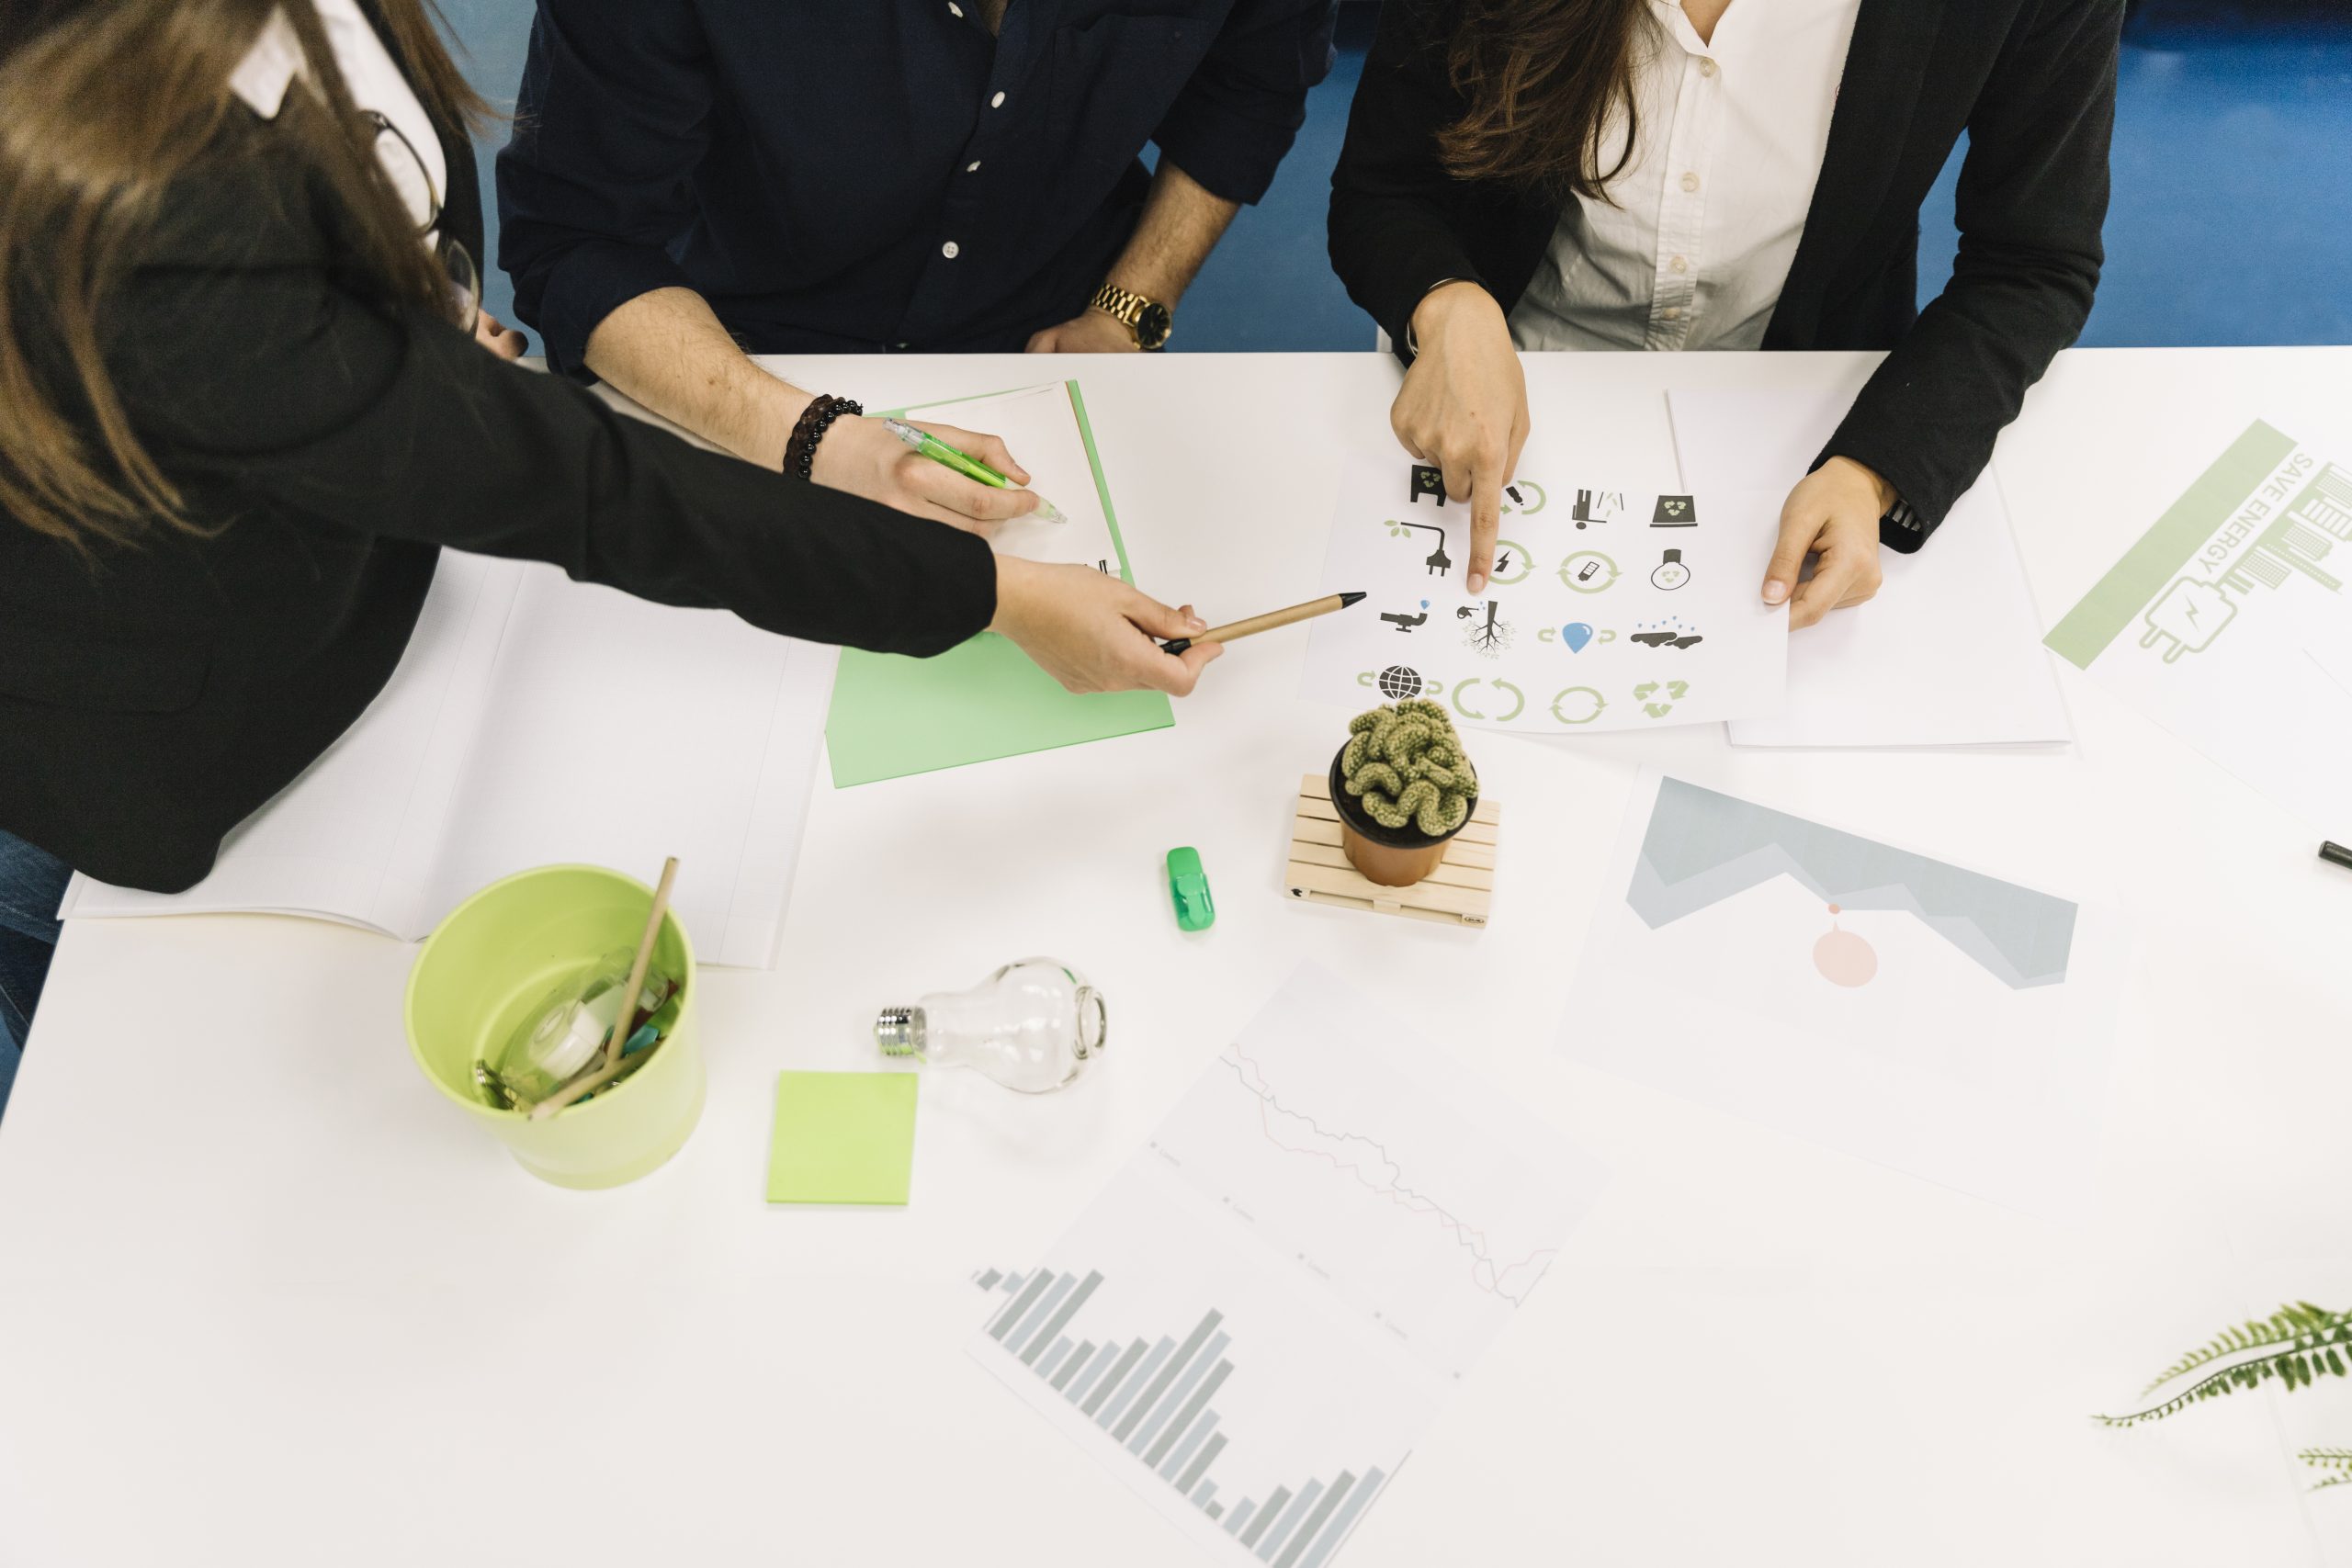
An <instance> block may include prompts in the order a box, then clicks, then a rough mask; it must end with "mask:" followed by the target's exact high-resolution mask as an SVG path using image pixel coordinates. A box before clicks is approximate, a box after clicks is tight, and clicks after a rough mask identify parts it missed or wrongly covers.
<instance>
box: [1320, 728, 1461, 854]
mask: <svg viewBox="0 0 2352 1568" xmlns="http://www.w3.org/2000/svg"><path fill="white" fill-rule="evenodd" d="M1346 750H1347V748H1346V747H1344V746H1342V747H1340V750H1339V751H1338V752H1335V753H1333V754H1332V757H1331V805H1332V807H1333V808H1334V809H1335V810H1337V811H1338V812H1339V814H1340V851H1341V852H1343V853H1345V854H1346V855H1347V857H1348V863H1349V864H1350V865H1351V866H1354V867H1355V868H1356V869H1357V870H1358V871H1360V872H1362V873H1363V875H1364V879H1365V880H1366V881H1368V882H1376V883H1378V884H1380V886H1383V887H1410V886H1413V884H1415V883H1416V882H1419V881H1420V880H1421V878H1423V877H1425V876H1427V875H1428V874H1430V872H1433V871H1435V870H1436V869H1437V868H1438V865H1439V863H1441V862H1442V861H1443V860H1444V859H1445V846H1446V845H1448V844H1450V843H1452V842H1453V833H1459V832H1460V831H1462V829H1461V828H1456V829H1454V830H1453V833H1448V834H1446V835H1444V836H1443V837H1442V838H1436V839H1432V838H1430V836H1429V835H1428V834H1427V833H1424V832H1422V831H1420V830H1419V829H1417V828H1384V827H1382V826H1381V825H1380V824H1379V823H1377V822H1375V821H1374V820H1373V819H1372V818H1370V817H1368V816H1366V815H1365V814H1364V809H1363V802H1362V801H1360V800H1358V799H1357V798H1356V797H1355V796H1354V795H1350V794H1349V793H1348V786H1347V778H1346V775H1345V774H1343V773H1340V756H1341V755H1343V754H1344V753H1345V752H1346ZM1477 809H1478V797H1477V796H1476V795H1472V796H1471V797H1470V810H1469V811H1466V812H1464V813H1463V817H1462V825H1463V827H1464V828H1466V827H1468V826H1469V825H1470V818H1471V815H1472V814H1473V813H1475V812H1476V810H1477Z"/></svg>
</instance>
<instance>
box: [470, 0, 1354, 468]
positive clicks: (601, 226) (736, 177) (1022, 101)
mask: <svg viewBox="0 0 2352 1568" xmlns="http://www.w3.org/2000/svg"><path fill="white" fill-rule="evenodd" d="M1336 10H1337V0H793V3H792V4H789V5H779V4H777V3H776V0H538V15H537V19H536V21H535V22H534V24H533V26H532V29H531V48H530V57H529V61H528V63H527V64H526V66H525V68H524V74H523V84H522V91H521V96H520V100H519V102H518V103H517V105H516V111H515V132H514V136H513V138H512V140H511V141H509V143H508V144H507V146H506V148H505V150H504V151H503V152H501V153H500V154H499V157H498V205H499V219H500V236H499V260H500V262H501V264H502V265H503V266H504V267H505V268H506V270H507V271H508V272H509V273H510V274H512V275H513V276H514V279H515V306H516V313H517V314H519V315H520V316H521V317H522V319H523V320H524V321H526V322H528V323H529V324H531V325H532V326H534V327H536V328H537V329H538V331H539V333H540V335H541V336H542V337H543V338H544V339H545V340H546V344H547V352H548V360H549V362H550V363H551V364H552V365H553V366H554V367H556V368H558V369H560V370H561V371H563V372H565V373H567V374H570V375H572V376H576V377H581V378H588V377H591V376H593V377H600V378H604V379H605V380H608V381H610V382H612V383H613V384H614V385H615V386H616V387H617V388H619V389H621V390H623V391H625V392H627V393H628V394H629V395H630V396H631V397H633V398H635V399H636V400H638V401H639V402H641V403H644V404H646V405H648V406H649V407H650V408H652V409H654V410H655V411H656V412H661V413H662V414H665V415H667V416H668V417H670V418H671V419H673V420H675V421H677V422H678V423H681V424H684V425H685V426H687V427H688V428H690V429H693V430H695V431H696V432H697V433H699V434H702V435H704V436H706V437H707V438H709V439H711V440H712V441H714V442H716V443H718V445H720V446H725V447H727V448H728V449H729V450H731V451H733V452H735V453H737V454H738V455H739V456H741V457H748V458H750V459H752V460H753V461H756V462H763V463H766V464H770V465H774V464H775V463H777V462H779V461H780V460H781V458H782V454H783V450H784V446H785V443H786V437H787V436H788V435H789V434H790V432H791V429H792V426H793V423H794V421H795V420H796V419H797V418H798V416H799V413H800V411H801V410H802V409H803V408H804V407H806V406H807V403H808V401H809V398H808V394H806V393H804V392H801V391H800V390H798V389H795V388H792V387H790V386H788V385H787V384H786V383H785V382H783V381H780V380H777V379H775V378H773V377H770V376H768V375H766V374H765V373H764V372H763V371H761V370H760V369H759V368H758V367H755V366H753V365H752V364H751V362H750V361H749V360H748V359H747V358H746V357H745V355H746V354H747V353H752V354H758V353H842V352H849V351H856V350H889V349H905V350H912V351H917V352H921V351H933V352H937V351H943V350H965V349H969V350H1016V349H1022V348H1028V349H1033V350H1061V351H1065V352H1068V351H1073V350H1080V351H1082V350H1113V351H1116V350H1126V351H1132V350H1135V349H1137V348H1145V349H1149V348H1157V347H1158V346H1159V344H1161V343H1163V342H1165V341H1166V339H1167V336H1168V333H1169V332H1170V311H1171V310H1172V309H1173V307H1174V306H1175V304H1176V301H1177V299H1178V297H1179V296H1180V295H1181V294H1182V292H1183V290H1184V288H1185V286H1186V285H1187V284H1188V283H1190V282H1191V281H1192V278H1193V274H1194V273H1195V272H1196V271H1198V270H1199V267H1200V265H1201V263H1202V262H1203V261H1204V259H1206V257H1207V255H1208V254H1209V252H1210V250H1211V249H1212V248H1214V247H1215V245H1216V242H1217V239H1218V236H1219V235H1221V234H1222V233H1223V232H1224V230H1225V226H1226V224H1227V222H1229V221H1230V220H1231V219H1232V217H1233V214H1234V212H1235V211H1236V210H1237V209H1238V205H1239V204H1240V203H1242V202H1250V201H1255V200H1257V199H1258V197H1261V195H1263V194H1264V192H1265V190H1266V187H1267V186H1268V184H1269V183H1270V182H1271V181H1272V178H1273V174H1274V169H1275V166H1276V165H1277V164H1279V163H1280V162H1281V161H1282V158H1283V153H1285V152H1288V151H1289V149H1290V144H1291V141H1292V138H1293V137H1294V136H1295V134H1296V132H1297V130H1298V127H1299V125H1300V124H1301V122H1302V121H1303V119H1304V118H1305V115H1306V93H1307V90H1308V89H1309V88H1310V87H1312V86H1313V85H1315V84H1316V83H1317V82H1318V81H1320V80H1322V78H1323V76H1324V74H1325V73H1326V72H1327V71H1328V70H1329V67H1330V62H1331V30H1332V25H1333V20H1334V17H1335V14H1336ZM1148 141H1156V142H1158V143H1159V150H1160V157H1159V172H1158V174H1157V175H1152V174H1150V173H1148V172H1147V171H1146V170H1145V168H1144V166H1143V164H1141V163H1140V162H1139V161H1138V159H1137V154H1138V153H1139V152H1141V151H1142V149H1143V147H1144V144H1145V143H1146V142H1148ZM854 423H865V422H848V421H844V422H842V424H841V425H839V426H836V428H835V431H834V432H833V433H831V434H828V435H827V437H826V438H825V439H824V440H823V441H822V442H821V443H820V445H819V446H818V448H817V452H818V471H817V474H816V476H815V477H816V478H818V479H820V480H824V481H826V482H830V483H834V484H838V485H840V486H842V488H846V489H852V490H857V491H863V492H865V493H867V494H874V495H876V496H877V497H878V498H879V499H883V500H888V501H892V502H895V503H897V504H899V505H902V506H905V507H906V508H907V509H908V510H912V511H920V512H926V513H928V512H933V510H934V509H935V508H937V507H939V506H941V505H944V507H945V510H946V511H948V512H951V513H964V512H967V511H968V510H969V509H968V508H967V507H966V506H964V505H961V504H959V502H962V501H965V500H971V499H975V498H973V497H972V496H971V494H970V492H971V491H978V490H979V489H980V488H981V487H978V486H977V485H973V484H972V483H971V481H969V480H963V479H958V477H957V476H956V475H953V474H951V473H949V472H948V471H947V470H946V469H944V468H939V466H938V465H936V464H924V465H911V466H910V465H907V464H904V463H902V462H900V461H899V459H900V458H901V457H903V456H904V454H905V448H903V447H899V446H897V444H896V443H895V442H892V441H890V439H889V437H888V434H887V433H886V432H882V431H879V430H878V429H871V430H869V429H857V428H851V426H852V425H853V424H854ZM924 468H928V469H931V470H933V472H932V473H931V474H929V475H926V476H924V480H925V490H924V492H923V493H921V494H917V495H913V496H909V495H905V494H901V493H885V492H888V491H892V490H893V489H894V487H895V488H899V489H903V486H904V484H905V482H906V481H905V479H904V477H903V476H908V475H912V474H916V473H919V472H920V471H921V470H922V469H924ZM950 479H954V480H956V485H955V486H949V485H947V484H946V482H945V481H947V480H950Z"/></svg>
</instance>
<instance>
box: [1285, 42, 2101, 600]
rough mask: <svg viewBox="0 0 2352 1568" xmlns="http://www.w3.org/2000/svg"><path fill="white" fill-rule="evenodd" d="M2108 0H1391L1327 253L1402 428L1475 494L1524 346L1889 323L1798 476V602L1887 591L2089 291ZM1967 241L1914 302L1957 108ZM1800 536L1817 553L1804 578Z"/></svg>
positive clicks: (1839, 339)
mask: <svg viewBox="0 0 2352 1568" xmlns="http://www.w3.org/2000/svg"><path fill="white" fill-rule="evenodd" d="M2121 16H2122V6H2121V4H2120V0H1771V3H1770V4H1766V3H1765V0H1681V3H1680V4H1679V5H1678V4H1674V3H1671V0H1390V3H1389V4H1388V5H1387V6H1385V8H1384V10H1383V13H1382V17H1381V27H1380V35H1379V38H1378V39H1376V41H1375V42H1374V46H1373V51H1372V55H1371V57H1370V59H1369V60H1368V61H1367V62H1366V64H1365V68H1364V75H1363V85H1362V86H1361V87H1360V88H1359V89H1358V92H1357V97H1356V104H1355V109H1354V113H1353V115H1352V116H1351V119H1350V122H1349V127H1348V141H1347V146H1346V148H1345V150H1344V151H1343V152H1342V153H1341V155H1340V167H1339V170H1338V172H1337V173H1336V174H1335V175H1333V178H1332V198H1331V255H1332V261H1333V264H1334V265H1335V266H1336V267H1337V268H1338V269H1339V272H1340V277H1341V278H1342V280H1343V281H1345V282H1346V284H1347V285H1348V288H1349V292H1350V293H1351V295H1352V296H1353V297H1354V298H1355V299H1357V301H1358V302H1359V303H1361V304H1363V306H1364V307H1365V308H1366V309H1367V310H1371V311H1372V312H1373V314H1374V316H1375V317H1376V318H1377V319H1378V320H1379V321H1380V322H1381V324H1382V325H1383V326H1384V327H1385V328H1386V329H1387V330H1388V332H1389V333H1390V334H1391V336H1392V337H1393V338H1394V339H1395V341H1396V343H1397V346H1398V350H1399V352H1400V354H1402V355H1404V356H1405V357H1406V359H1407V362H1408V366H1409V367H1410V368H1409V369H1408V372H1407V374H1406V378H1405V384H1404V387H1403V389H1402V390H1401V391H1400V392H1399V393H1398V396H1397V403H1396V407H1395V410H1394V414H1393V423H1394V424H1395V426H1396V430H1397V437H1398V439H1399V440H1400V441H1401V442H1402V443H1403V444H1404V445H1405V446H1406V447H1407V449H1408V450H1409V451H1410V452H1412V453H1413V454H1414V456H1416V457H1420V458H1422V459H1424V460H1428V461H1435V462H1438V463H1441V464H1442V466H1443V468H1444V469H1445V475H1446V483H1447V486H1448V490H1449V491H1450V492H1451V493H1452V494H1453V496H1454V497H1455V498H1456V499H1466V500H1468V501H1469V502H1471V505H1472V520H1473V525H1474V530H1475V536H1476V537H1475V548H1474V551H1473V555H1472V558H1471V561H1470V587H1471V589H1472V591H1473V592H1476V591H1477V590H1478V589H1479V588H1480V587H1481V586H1482V585H1483V581H1484V579H1485V577H1486V575H1487V572H1488V570H1490V567H1491V558H1492V553H1493V541H1494V536H1495V532H1494V531H1495V524H1496V522H1497V518H1498V509H1499V499H1498V498H1499V492H1500V491H1501V487H1502V485H1503V484H1504V483H1505V482H1507V481H1508V480H1509V479H1510V476H1511V472H1512V469H1513V468H1514V466H1515V465H1516V463H1517V461H1518V457H1519V451H1520V447H1521V445H1522V444H1523V443H1524V442H1525V440H1526V438H1527V434H1528V427H1527V400H1526V389H1525V385H1524V382H1523V379H1522V378H1521V373H1520V368H1519V362H1518V358H1517V355H1516V353H1515V352H1514V350H1515V349H1516V350H1532V349H1585V350H1602V349H1684V348H1721V349H1754V348H1764V349H1811V348H1823V349H1826V348H1878V349H1884V350H1888V351H1889V354H1888V357H1887V359H1886V361H1885V363H1884V365H1883V367H1881V369H1880V370H1879V372H1878V373H1877V375H1875V376H1874V377H1873V378H1871V382H1870V384H1869V386H1868V387H1866V388H1865V389H1864V390H1863V391H1862V393H1861V395H1860V397H1859V398H1857V400H1855V404H1854V408H1853V411H1852V412H1851V413H1850V414H1849V416H1848V418H1847V419H1846V421H1845V422H1844V423H1843V424H1842V425H1841V426H1840V427H1839V429H1838V433H1837V434H1836V435H1835V436H1833V437H1832V439H1831V441H1830V442H1829V444H1828V446H1826V448H1825V449H1824V451H1823V453H1822V454H1821V457H1820V459H1819V461H1818V462H1817V464H1816V466H1815V468H1814V470H1813V471H1812V472H1811V473H1810V474H1808V475H1806V476H1805V477H1804V479H1802V481H1801V482H1799V483H1798V484H1797V486H1796V488H1795V490H1794V491H1793V492H1792V494H1791V496H1790V498H1789V502H1788V505H1787V507H1786V509H1785V510H1784V512H1783V514H1782V519H1781V543H1780V548H1779V550H1778V551H1777V552H1776V554H1775V556H1774V558H1773V561H1772V565H1771V568H1770V575H1769V576H1768V577H1767V579H1766V581H1765V582H1764V583H1763V585H1762V592H1763V595H1764V597H1765V599H1766V600H1767V601H1768V602H1770V603H1774V604H1778V603H1781V602H1782V601H1784V600H1787V601H1792V614H1791V624H1792V625H1793V626H1808V625H1811V624H1812V623H1813V622H1815V621H1816V620H1818V619H1819V618H1820V617H1821V616H1822V615H1824V614H1825V613H1826V612H1827V611H1828V610H1830V609H1833V608H1836V607H1838V606H1840V605H1845V604H1859V603H1860V602H1861V601H1862V600H1864V599H1867V598H1869V597H1870V596H1871V594H1872V593H1873V592H1876V591H1877V588H1878V582H1879V565H1878V552H1879V549H1880V547H1882V545H1883V546H1885V547H1890V548H1894V549H1898V550H1912V549H1917V548H1918V547H1919V546H1920V545H1921V544H1922V543H1923V542H1924V541H1925V539H1926V538H1927V536H1928V534H1929V533H1931V532H1933V530H1934V529H1935V527H1936V526H1937V525H1939V523H1940V522H1941V521H1942V518H1943V516H1944V513H1945V512H1946V511H1947V510H1948V509H1949V508H1950V506H1951V503H1952V502H1954V501H1955V500H1957V499H1958V497H1959V496H1960V494H1961V493H1962V491H1965V490H1966V489H1967V488H1968V486H1969V485H1970V484H1971V483H1973V481H1974V479H1975V478H1976V475H1977V473H1978V472H1979V471H1980V470H1981V469H1982V468H1983V467H1984V464H1985V460H1986V459H1987V458H1988V457H1989V456H1990V454H1991V450H1992V445H1993V439H1994V437H1995V436H1996V434H1998V433H1999V431H2000V429H2001V427H2002V426H2003V425H2005V424H2007V423H2008V422H2009V421H2010V420H2011V419H2012V418H2014V417H2015V416H2016V413H2017V410H2018V404H2019V402H2020V400H2022V399H2023V397H2024V394H2025V389H2026V388H2027V387H2029V386H2030V384H2031V383H2032V382H2033V381H2034V380H2035V379H2037V378H2039V377H2040V376H2041V372H2042V371H2043V370H2044V369H2045V368H2046V367H2047V366H2048V364H2049V362H2050V359H2051V356H2052V355H2054V354H2055V353H2056V352H2057V351H2058V350H2059V349H2060V348H2062V347H2064V346H2065V345H2066V344H2068V343H2071V342H2072V341H2073V340H2074V338H2075V335H2076V334H2077V333H2079V331H2080V330H2081V327H2082V323H2083V320H2084V318H2085V317H2086V315H2087V314H2088V312H2089V309H2090V303H2091V297H2092V293H2093V290H2094V289H2095V288H2096V286H2097V282H2098V271H2099V265H2100V263H2101V260H2102V254H2101V250H2100V244H2099V228H2100V225H2101V222H2102V221H2103V220H2104V218H2105V214H2106V209H2107V153H2108V142H2109V130H2110V128H2111V125H2112V119H2113V109H2114V88H2115V63H2116V48H2117V39H2118V34H2119V31H2120V19H2121ZM1963 130H1965V131H1966V132H1967V133H1968V134H1969V137H1970V151H1969V156H1968V160H1967V163H1966V164H1965V165H1964V167H1963V172H1962V180H1961V193H1960V214H1959V216H1960V222H1961V230H1962V235H1961V249H1960V258H1959V262H1958V265H1957V266H1956V267H1955V269H1954V274H1953V277H1952V280H1951V284H1950V285H1949V286H1948V287H1947V288H1945V290H1944V291H1943V294H1942V296H1941V297H1940V298H1939V299H1937V300H1936V301H1935V302H1934V303H1932V304H1931V305H1930V306H1929V307H1928V309H1927V310H1925V311H1917V310H1915V301H1916V299H1917V243H1918V212H1919V206H1920V202H1921V200H1922V199H1923V198H1924V197H1925V196H1926V195H1927V192H1928V187H1929V186H1931V185H1932V184H1933V183H1934V181H1935V179H1936V176H1937V175H1938V174H1939V172H1940V171H1941V169H1942V167H1943V165H1944V163H1945V160H1946V159H1947V158H1948V157H1949V156H1950V153H1951V149H1952V147H1953V146H1954V145H1955V144H1956V143H1957V141H1958V140H1959V137H1960V135H1961V134H1962V131H1963ZM1808 556H1812V557H1815V558H1816V569H1815V573H1814V575H1813V576H1812V577H1811V578H1810V579H1808V580H1805V581H1803V582H1802V583H1801V582H1800V581H1799V578H1800V574H1801V570H1802V568H1803V566H1804V562H1805V559H1806V558H1807V557H1808Z"/></svg>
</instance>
